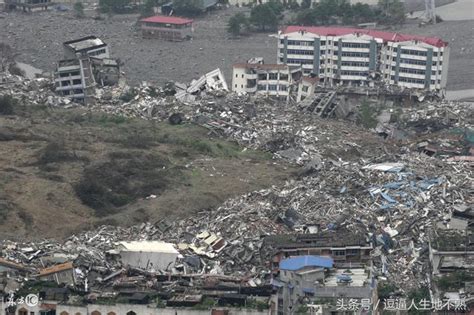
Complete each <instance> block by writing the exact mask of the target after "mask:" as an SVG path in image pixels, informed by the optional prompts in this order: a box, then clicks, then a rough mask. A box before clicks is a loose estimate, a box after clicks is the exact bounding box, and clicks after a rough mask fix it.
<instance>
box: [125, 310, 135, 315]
mask: <svg viewBox="0 0 474 315" xmlns="http://www.w3.org/2000/svg"><path fill="white" fill-rule="evenodd" d="M127 315H137V313H135V312H134V311H129V312H127Z"/></svg>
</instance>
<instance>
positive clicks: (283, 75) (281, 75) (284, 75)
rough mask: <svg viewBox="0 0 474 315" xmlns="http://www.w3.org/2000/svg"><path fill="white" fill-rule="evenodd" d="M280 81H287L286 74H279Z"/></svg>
mask: <svg viewBox="0 0 474 315" xmlns="http://www.w3.org/2000/svg"><path fill="white" fill-rule="evenodd" d="M280 80H285V81H286V80H288V74H285V73H280Z"/></svg>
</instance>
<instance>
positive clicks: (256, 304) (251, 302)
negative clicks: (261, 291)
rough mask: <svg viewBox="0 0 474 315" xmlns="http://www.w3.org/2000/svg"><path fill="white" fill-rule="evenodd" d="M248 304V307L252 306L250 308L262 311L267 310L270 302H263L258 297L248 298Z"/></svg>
mask: <svg viewBox="0 0 474 315" xmlns="http://www.w3.org/2000/svg"><path fill="white" fill-rule="evenodd" d="M246 306H247V308H250V309H256V310H258V311H259V312H262V311H264V310H267V309H268V308H269V305H268V303H266V302H263V301H259V300H257V299H252V298H250V299H247V304H246Z"/></svg>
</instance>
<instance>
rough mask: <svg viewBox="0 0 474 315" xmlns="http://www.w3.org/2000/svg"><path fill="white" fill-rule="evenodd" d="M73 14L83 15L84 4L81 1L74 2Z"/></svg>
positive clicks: (79, 16)
mask: <svg viewBox="0 0 474 315" xmlns="http://www.w3.org/2000/svg"><path fill="white" fill-rule="evenodd" d="M74 14H75V15H76V17H78V18H82V17H84V5H83V4H82V2H76V3H74Z"/></svg>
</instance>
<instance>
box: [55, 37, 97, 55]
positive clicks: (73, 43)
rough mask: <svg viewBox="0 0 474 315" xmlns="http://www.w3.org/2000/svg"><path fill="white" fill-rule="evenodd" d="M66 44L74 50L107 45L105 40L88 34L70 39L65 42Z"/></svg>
mask: <svg viewBox="0 0 474 315" xmlns="http://www.w3.org/2000/svg"><path fill="white" fill-rule="evenodd" d="M63 45H64V46H67V47H69V48H71V49H73V50H74V51H76V52H77V51H81V50H85V49H91V48H95V47H102V46H106V44H105V43H104V41H102V40H101V39H100V38H98V37H96V36H87V37H82V38H79V39H74V40H70V41H67V42H64V43H63Z"/></svg>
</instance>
